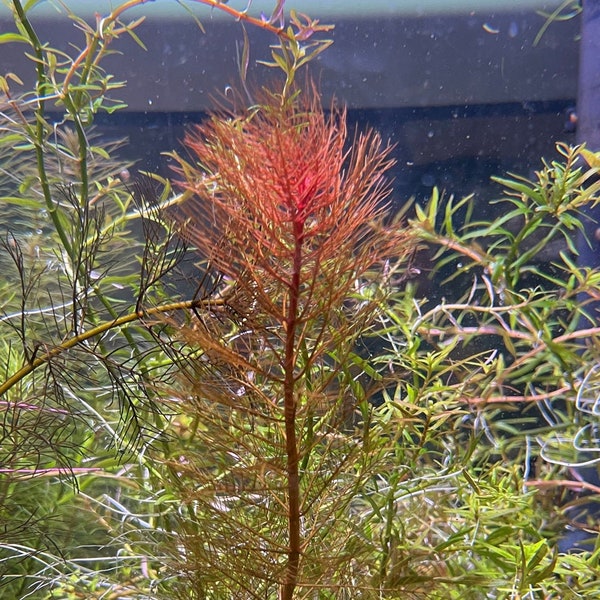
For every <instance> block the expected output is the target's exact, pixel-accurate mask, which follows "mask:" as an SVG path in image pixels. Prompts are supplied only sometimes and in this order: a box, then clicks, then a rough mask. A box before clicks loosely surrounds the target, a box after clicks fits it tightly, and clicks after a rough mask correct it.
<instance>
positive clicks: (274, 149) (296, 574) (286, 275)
mask: <svg viewBox="0 0 600 600" xmlns="http://www.w3.org/2000/svg"><path fill="white" fill-rule="evenodd" d="M184 145H185V147H186V148H187V150H188V151H189V154H190V156H191V157H193V161H184V160H183V159H181V158H178V161H179V167H178V171H179V173H180V174H181V175H182V176H183V184H182V185H183V187H184V188H185V193H184V201H183V202H182V203H181V205H180V206H179V207H178V212H177V219H178V220H179V222H180V223H181V224H182V228H183V231H184V235H185V236H186V237H187V239H188V240H189V241H190V242H191V244H192V245H193V246H195V247H196V248H197V250H198V252H199V253H200V254H201V255H203V256H204V257H205V258H206V259H207V262H208V264H210V266H211V268H212V269H214V270H216V271H217V272H218V273H220V274H222V275H223V276H224V278H225V280H226V281H227V282H228V286H227V289H226V291H225V292H221V299H222V298H223V297H225V299H226V303H228V304H229V307H230V314H233V313H234V314H235V315H236V319H237V321H236V322H237V323H238V325H239V327H240V328H241V329H243V333H244V335H236V336H235V338H236V343H237V346H236V348H235V350H232V348H231V344H229V343H224V342H223V340H215V328H214V326H212V325H211V326H206V327H204V330H205V333H204V334H202V333H198V331H197V330H196V333H194V334H193V336H192V338H193V341H195V342H196V343H197V344H198V345H200V346H203V349H204V350H205V352H206V354H205V356H206V357H208V358H209V360H214V362H215V363H218V364H219V369H220V373H221V376H220V377H222V373H223V372H224V371H223V364H224V363H229V364H230V367H231V369H229V370H228V371H227V372H228V376H230V373H231V372H232V369H233V370H235V369H237V371H238V375H236V378H235V385H236V386H238V387H239V389H243V390H246V391H247V390H249V389H251V390H252V391H253V392H254V393H255V396H258V397H259V400H258V404H260V402H262V403H263V404H264V405H265V406H266V407H267V408H264V409H261V410H263V414H264V411H268V422H269V423H270V424H271V423H273V422H281V423H282V428H281V433H280V438H281V448H282V453H281V454H282V460H281V464H280V465H277V468H275V467H273V464H271V465H270V467H269V468H270V469H271V471H276V470H277V471H278V472H283V473H284V475H285V477H284V481H285V485H284V487H285V490H284V495H283V496H282V499H281V500H278V503H279V505H281V504H284V505H285V507H286V515H285V520H286V522H287V538H286V539H287V541H286V543H285V544H284V545H280V546H279V547H278V548H277V552H278V553H279V555H284V556H285V557H286V562H285V565H283V569H282V571H281V574H280V575H279V576H277V578H278V581H279V582H280V597H281V598H284V599H288V598H292V595H293V593H294V589H295V588H296V586H297V585H298V582H299V580H300V579H301V570H302V560H303V556H304V555H305V553H306V549H307V544H308V543H309V539H311V536H310V535H309V534H306V533H304V534H303V526H302V521H303V519H304V518H305V517H306V514H307V511H308V510H309V507H310V506H312V505H313V504H314V502H313V501H310V502H308V501H304V499H303V493H305V494H306V493H307V492H306V485H305V486H304V487H303V484H302V481H301V479H302V477H303V476H304V477H306V475H303V470H302V469H303V468H306V465H307V464H308V456H309V453H310V452H311V448H313V447H314V442H313V441H307V440H308V438H309V437H310V436H307V435H306V427H307V425H306V423H307V420H306V419H307V417H306V415H307V414H313V413H312V412H311V411H312V410H313V409H314V406H313V407H312V408H311V407H310V406H309V405H310V404H311V402H313V401H314V399H315V398H316V397H317V394H316V392H315V390H316V388H317V387H319V386H318V385H317V383H315V381H314V380H315V379H316V376H315V375H314V374H313V375H311V374H310V373H311V372H312V371H311V370H313V369H315V368H316V366H317V364H318V363H319V361H321V362H322V361H323V356H324V355H325V354H327V353H328V356H332V355H334V349H336V348H337V350H336V352H337V354H335V355H336V356H338V360H340V361H342V362H343V352H341V353H340V352H339V348H344V347H346V350H345V351H348V350H347V347H348V345H346V346H344V340H345V338H346V339H348V340H352V339H356V336H357V330H358V328H360V326H361V325H360V324H364V323H365V322H366V319H365V317H364V314H365V310H364V303H363V304H362V305H360V306H359V303H356V304H353V305H352V307H349V298H350V297H351V296H352V295H353V293H354V292H353V290H355V286H356V284H357V282H360V281H361V279H362V278H363V277H365V275H366V273H367V272H368V271H369V272H370V271H373V270H374V269H375V270H376V267H377V266H381V265H383V263H384V262H385V261H389V260H390V259H392V260H395V259H396V258H399V257H403V256H406V255H407V253H408V252H409V251H410V247H411V244H410V243H408V239H407V234H406V232H405V231H404V230H403V229H402V228H401V227H400V226H399V225H398V224H392V225H391V226H389V227H388V226H385V225H384V218H385V213H386V210H387V209H388V205H387V203H386V200H387V198H388V195H389V192H390V188H389V185H388V184H387V183H386V180H385V177H384V175H385V172H386V170H387V169H388V168H389V167H390V166H391V164H392V162H393V161H392V160H391V158H390V154H389V147H386V146H385V145H384V144H383V143H382V140H381V138H380V136H379V135H378V134H376V133H374V132H372V131H368V132H366V133H364V134H360V135H356V136H355V137H354V138H349V136H348V131H347V125H346V114H345V111H344V110H336V109H334V110H332V111H331V112H330V113H329V114H326V113H325V112H324V111H323V109H322V107H321V103H320V98H319V95H318V93H317V91H316V89H315V88H314V87H313V86H308V89H307V90H305V91H303V92H302V93H298V94H297V95H296V96H294V97H293V98H292V99H282V98H281V96H279V95H277V94H268V93H265V94H264V95H263V97H262V99H261V101H260V103H259V104H257V105H256V106H254V107H252V108H250V109H247V110H245V111H244V112H243V113H242V114H236V113H234V112H227V111H221V112H218V113H216V114H215V115H213V116H212V117H211V118H210V119H209V120H208V121H207V122H206V123H204V124H202V125H199V126H197V127H195V128H194V129H193V130H192V131H190V132H189V133H188V135H187V136H186V138H185V141H184ZM350 304H352V302H350ZM367 304H368V303H367ZM374 305H375V303H373V305H370V309H372V308H373V306H374ZM361 306H362V308H361ZM344 309H347V310H346V312H348V310H354V311H356V314H355V315H346V316H345V317H344V318H343V319H341V318H340V317H339V314H340V312H341V311H342V312H343V310H344ZM367 312H368V311H367ZM353 317H356V318H355V319H353ZM217 337H218V336H217ZM232 337H233V336H230V337H229V338H228V339H232ZM188 339H189V338H188ZM257 340H260V341H259V342H257ZM241 343H243V344H244V350H243V351H241V350H240V344H241ZM267 354H268V355H269V356H270V357H271V360H270V361H269V364H268V366H265V365H266V359H265V356H266V355H267ZM215 357H217V358H215ZM203 368H204V366H203ZM323 371H324V368H323V367H321V371H319V373H322V372H323ZM249 374H251V375H249ZM321 377H323V382H322V383H321V384H320V386H321V387H320V389H321V390H325V388H327V387H328V386H329V387H331V385H330V384H331V381H332V375H331V373H330V372H328V375H327V377H325V376H323V375H321ZM259 378H262V381H263V384H262V388H261V389H260V391H258V387H259V386H258V384H257V381H258V379H259ZM307 380H310V382H309V383H307ZM213 381H214V379H213ZM209 387H210V388H211V389H213V388H214V386H213V385H212V384H211V385H210V386H209V385H208V384H205V385H204V387H203V389H202V392H201V393H202V394H205V395H206V394H210V395H211V399H212V400H214V399H215V398H216V397H217V395H216V394H215V393H214V392H211V391H208V388H209ZM230 387H231V386H230ZM328 394H329V392H328ZM324 395H325V396H326V397H330V396H328V395H327V394H321V395H320V396H319V400H318V402H320V403H322V402H323V396H324ZM238 396H239V394H238ZM220 401H221V402H223V400H222V398H221V400H220ZM239 401H240V402H241V400H239ZM228 402H229V401H228ZM237 409H238V408H237V407H236V410H237ZM249 411H250V412H251V413H252V415H253V418H254V417H256V414H257V413H258V412H260V411H259V409H257V402H254V403H253V404H252V405H251V407H250V408H249ZM269 427H272V425H269ZM311 439H312V438H311ZM311 444H312V445H311ZM244 446H245V447H246V448H248V447H249V443H248V442H244ZM301 465H303V467H301Z"/></svg>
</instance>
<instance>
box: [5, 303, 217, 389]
mask: <svg viewBox="0 0 600 600" xmlns="http://www.w3.org/2000/svg"><path fill="white" fill-rule="evenodd" d="M219 303H220V301H219V300H216V299H213V300H211V301H210V305H211V306H212V307H214V306H215V305H217V304H219ZM203 304H204V301H203V300H186V301H183V302H172V303H171V304H163V305H161V306H155V307H153V308H149V309H147V310H138V311H135V312H132V313H128V314H126V315H122V316H120V317H117V318H115V319H114V320H112V321H107V322H105V323H101V324H100V325H97V326H96V327H93V328H91V329H88V330H87V331H84V332H82V333H80V334H79V335H76V336H73V337H72V338H69V339H68V340H67V341H66V342H63V343H62V344H59V345H58V346H54V347H53V348H50V350H47V351H46V352H44V353H43V354H42V355H41V356H38V357H37V358H35V359H34V360H31V361H29V362H28V363H27V364H26V365H24V366H23V367H21V368H20V369H19V370H18V371H17V372H16V373H13V375H11V376H10V377H9V378H8V379H6V381H4V383H2V384H1V385H0V397H1V396H2V395H3V394H5V393H6V392H8V391H9V390H10V389H11V388H12V387H14V386H15V385H16V384H17V383H18V382H19V381H21V380H22V379H23V378H24V377H26V376H27V375H29V374H30V373H32V372H33V371H34V370H35V369H37V368H38V367H40V366H41V365H43V364H45V363H47V362H49V361H50V360H51V359H52V358H54V357H55V356H59V355H60V354H62V353H63V352H66V351H67V350H70V349H71V348H74V347H75V346H77V345H78V344H81V343H83V342H85V341H86V340H89V339H92V338H94V337H96V336H98V335H101V334H103V333H106V332H107V331H110V330H111V329H114V328H116V327H123V326H124V325H128V324H129V323H134V322H136V321H141V320H142V319H144V318H147V317H150V316H153V315H159V314H164V313H168V312H172V311H177V310H190V309H194V308H199V307H201V306H202V305H203Z"/></svg>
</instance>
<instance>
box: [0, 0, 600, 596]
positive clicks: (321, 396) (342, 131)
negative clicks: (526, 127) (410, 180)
mask: <svg viewBox="0 0 600 600" xmlns="http://www.w3.org/2000/svg"><path fill="white" fill-rule="evenodd" d="M142 3H143V2H142V1H141V0H139V1H132V2H126V3H124V4H122V5H120V6H119V7H117V8H115V9H114V11H113V12H112V13H111V15H110V16H109V17H107V18H106V19H104V20H102V21H101V22H99V23H98V24H97V28H96V29H94V28H93V27H90V26H89V25H87V24H85V23H83V22H81V21H79V20H78V19H77V18H76V17H74V16H73V15H71V18H73V19H74V20H75V21H76V23H77V24H78V25H79V27H80V30H82V31H83V32H84V34H85V38H86V44H85V47H84V48H83V49H82V50H81V51H79V52H78V54H77V56H75V57H72V58H71V57H66V56H64V55H62V54H60V55H59V53H58V51H57V50H53V49H52V48H49V47H47V46H45V45H44V44H43V43H42V42H40V41H39V40H38V39H37V36H36V35H35V30H34V29H33V27H32V25H31V23H30V22H29V20H28V14H29V12H28V11H29V10H30V9H31V7H32V5H34V4H35V3H28V4H27V5H25V6H22V5H21V3H20V2H18V1H14V2H11V3H10V5H11V7H12V8H13V11H14V15H15V26H16V32H15V33H11V34H8V35H4V37H2V36H0V42H12V41H20V42H23V43H27V44H28V45H29V47H30V51H31V52H33V55H32V56H35V57H36V58H35V60H33V61H32V62H33V64H32V68H33V69H35V70H36V72H37V88H36V90H32V91H31V92H29V93H25V94H24V95H23V96H22V97H21V96H19V95H18V94H15V93H14V92H13V89H14V87H15V85H17V83H18V78H15V76H12V75H7V76H5V77H4V78H2V79H1V80H0V84H1V86H2V91H3V93H4V98H3V100H2V109H1V114H0V118H1V119H2V121H1V123H0V194H1V195H0V204H1V206H2V209H3V211H4V214H8V213H10V216H11V224H12V226H11V228H10V229H8V228H6V230H5V231H4V232H3V234H2V242H1V244H0V265H1V266H2V273H3V279H2V281H0V339H2V345H1V347H0V366H1V373H2V376H1V377H0V408H1V411H2V427H1V430H0V431H1V436H2V437H1V440H2V442H1V444H0V575H1V578H0V596H2V597H7V598H8V597H11V598H12V597H14V598H40V599H41V598H44V599H49V598H56V599H62V600H66V599H69V600H71V599H75V598H98V599H99V598H125V597H126V598H138V599H140V600H141V599H147V598H153V599H154V598H157V599H158V598H165V599H167V598H168V599H172V598H187V599H191V598H203V599H204V598H210V599H215V600H216V599H220V598H223V599H230V598H243V599H246V598H268V599H271V598H273V599H274V598H310V599H314V598H323V599H328V598H352V599H355V598H365V599H367V598H377V599H381V598H398V597H403V598H440V599H442V598H443V599H446V598H456V599H459V598H460V599H464V598H473V599H479V598H482V599H483V598H514V599H517V598H570V597H586V598H587V597H589V598H594V597H598V596H600V586H599V585H598V580H599V576H600V573H599V568H598V544H597V539H598V536H597V533H598V532H597V525H596V524H595V520H594V519H593V514H594V504H593V501H594V500H595V499H596V496H597V494H598V491H599V489H598V487H597V486H596V485H595V483H594V481H593V480H592V475H594V474H595V467H594V465H595V464H596V460H597V456H598V447H599V436H598V432H597V422H596V421H597V415H598V409H597V404H598V398H597V392H598V389H599V387H600V384H599V378H600V369H598V367H597V364H598V359H599V358H600V357H599V356H598V353H599V350H598V348H599V344H598V339H599V334H600V330H599V329H598V327H597V326H596V321H597V314H596V310H597V300H598V298H599V297H600V275H599V274H598V273H597V272H596V271H595V270H593V269H588V268H583V267H580V266H578V264H577V257H576V251H577V248H576V247H575V244H574V243H573V240H574V236H575V235H576V234H578V233H580V232H581V231H582V219H583V218H585V217H584V216H583V214H584V212H583V211H584V209H585V208H586V207H587V206H590V205H594V204H595V203H596V202H597V196H598V190H599V189H600V183H598V180H597V171H598V167H597V165H598V164H599V163H600V159H598V158H597V157H596V156H595V155H593V154H592V153H590V152H588V151H587V150H585V149H584V148H570V147H567V146H563V145H561V146H559V147H558V156H557V157H556V159H555V160H552V161H549V160H548V161H544V162H543V163H542V166H541V168H540V170H539V171H538V172H537V173H536V175H535V177H534V178H533V179H528V178H522V177H520V176H515V175H509V176H505V177H502V178H497V179H496V182H497V183H498V184H500V185H501V186H502V188H503V190H504V192H503V195H502V196H501V197H500V198H499V199H498V200H496V202H497V203H499V204H500V207H501V211H500V214H501V216H500V217H499V218H498V219H495V220H494V221H492V222H489V221H482V220H478V217H476V215H477V210H476V206H475V199H473V198H471V197H469V198H462V199H455V198H452V197H448V198H442V197H440V196H439V195H438V194H437V192H435V193H434V194H433V195H432V198H431V200H430V201H429V203H428V204H427V206H423V207H421V206H417V207H415V210H414V215H413V217H412V219H410V220H409V221H408V222H406V223H405V222H402V221H401V220H400V219H398V218H395V217H394V216H393V215H389V214H388V212H389V206H388V205H387V201H388V198H389V194H390V192H391V187H390V183H389V182H388V181H387V180H386V179H385V177H386V171H387V169H388V167H389V166H390V164H391V160H390V154H389V149H388V148H387V147H386V145H385V144H384V143H383V142H382V140H381V139H380V137H379V136H378V135H377V134H376V133H374V132H371V131H367V132H364V133H359V134H356V135H349V134H348V131H347V126H346V115H345V112H344V111H343V110H332V111H331V112H330V113H325V112H324V111H323V109H322V107H321V105H320V102H319V97H318V93H317V91H316V90H315V88H314V87H312V86H311V85H305V86H299V85H298V78H297V76H296V75H297V70H298V68H299V67H300V66H302V65H303V64H304V63H306V62H307V61H308V60H309V59H310V58H312V57H314V55H316V54H317V53H319V52H320V51H322V50H323V49H324V48H325V47H326V46H327V44H328V42H327V41H319V40H312V39H311V41H310V42H308V44H307V39H308V38H310V37H311V36H312V34H313V33H318V32H320V31H324V30H326V29H327V28H326V27H324V26H322V25H319V24H318V23H317V22H316V21H313V20H311V19H309V18H308V17H304V16H300V15H295V14H292V15H291V18H290V24H289V27H284V24H283V21H282V19H283V2H274V8H273V12H272V14H271V16H270V17H268V18H267V17H265V18H263V19H254V20H253V17H252V16H251V15H249V14H247V13H246V12H245V11H243V12H240V11H237V12H236V9H234V8H231V7H230V6H229V5H228V4H227V3H222V2H218V1H217V2H212V0H207V1H206V2H204V3H205V4H210V5H213V6H214V8H215V9H217V10H224V11H226V12H228V13H230V14H232V15H235V16H237V17H239V18H240V19H241V20H243V21H244V22H246V23H247V24H252V25H257V26H261V27H263V28H265V29H267V30H269V31H271V32H272V33H273V34H274V35H277V36H278V40H279V45H278V46H276V47H275V48H274V49H273V63H272V66H273V65H275V66H277V67H278V68H279V69H281V70H282V72H283V78H282V82H281V83H280V87H273V88H271V89H270V90H265V91H264V92H263V93H262V95H260V96H259V97H258V100H257V102H256V103H255V105H254V106H252V107H250V108H243V109H240V110H237V109H236V110H231V111H226V110H223V109H222V110H220V111H217V112H215V114H213V115H212V116H211V117H210V118H209V119H208V120H207V121H206V122H205V123H204V124H202V125H200V126H198V127H197V128H195V129H192V130H190V132H189V133H188V135H187V136H186V139H185V140H184V143H183V145H184V149H183V150H185V151H186V152H187V154H184V152H183V150H181V151H180V152H179V154H174V155H173V156H175V157H176V158H177V161H178V165H179V167H178V172H177V175H176V179H177V182H178V183H177V187H178V191H179V192H180V193H178V194H177V195H173V194H172V193H171V189H170V186H169V184H168V182H164V183H165V187H164V189H162V188H160V187H154V183H156V184H158V183H159V181H160V180H159V179H158V178H154V179H153V180H152V181H153V184H152V185H151V184H142V183H138V184H132V183H131V182H126V181H125V179H126V175H127V174H126V171H124V169H125V168H126V167H127V165H125V164H122V162H120V161H119V160H116V159H115V158H111V157H112V156H114V155H115V153H117V150H118V149H117V148H116V147H111V146H106V145H104V144H103V143H102V142H101V141H100V140H99V139H98V141H96V140H95V138H94V134H93V132H92V131H91V130H90V125H91V122H92V121H93V116H94V113H95V111H97V110H101V109H102V108H111V107H112V105H111V104H110V103H108V104H107V99H106V96H105V94H106V93H107V92H110V89H111V86H112V85H114V84H113V82H112V80H111V79H110V77H109V76H108V75H106V74H104V73H103V72H102V71H101V69H100V67H99V65H100V61H101V58H102V56H103V54H104V52H105V51H106V46H107V44H108V42H111V43H113V42H116V41H117V39H118V37H119V36H120V35H122V34H125V33H126V34H130V35H134V36H137V34H134V27H136V26H137V25H139V22H134V23H129V24H128V23H125V22H124V21H123V15H124V14H126V11H127V9H128V8H130V7H131V6H134V5H137V4H142ZM15 36H16V37H15ZM17 38H18V39H17ZM136 39H138V38H136ZM246 56H247V55H246ZM59 57H60V60H59ZM244 68H247V65H245V67H244ZM51 104H52V105H53V106H54V107H55V108H56V107H58V108H59V109H60V110H63V111H64V120H63V121H61V122H60V123H51V122H50V121H49V120H48V119H47V114H46V113H47V110H48V106H49V105H51ZM581 155H584V156H585V158H586V160H587V164H590V165H592V167H591V168H583V167H582V166H581V163H580V161H579V160H578V158H579V157H580V156H581ZM485 200H486V199H482V198H479V199H476V201H477V202H481V201H485ZM134 228H136V229H137V232H136V233H135V234H134V233H133V230H134ZM181 240H184V242H185V243H184V242H183V241H181ZM549 247H552V249H553V252H552V253H551V255H549V256H551V258H548V259H544V252H547V250H548V248H549ZM419 252H422V253H423V254H425V253H428V256H429V262H430V263H431V266H432V269H431V276H432V277H433V278H434V281H435V285H438V286H440V287H441V288H442V293H443V294H444V300H442V301H441V302H439V303H436V302H432V301H430V300H428V299H427V298H425V297H422V293H421V291H420V283H421V281H422V276H421V277H419V276H418V275H419V273H418V264H420V263H419V261H420V260H421V258H420V256H421V255H420V254H419ZM132 257H135V260H133V258H132ZM415 257H416V258H415ZM415 261H416V262H415ZM544 261H545V262H544ZM584 467H585V468H587V470H586V471H585V472H584V471H583V470H582V469H583V468H584ZM590 469H591V470H590ZM592 471H594V472H593V473H592ZM586 493H587V494H588V495H587V496H585V495H583V496H582V494H586ZM585 503H587V506H585ZM582 508H585V509H586V510H587V511H588V513H589V519H588V518H587V517H586V515H585V514H583V515H582V514H576V512H575V511H579V512H581V511H582ZM575 536H578V540H579V537H581V538H583V537H586V538H587V545H584V546H583V548H582V549H581V550H580V551H579V552H578V553H571V552H568V550H570V549H572V548H573V547H574V546H575V541H578V540H575V541H574V538H575Z"/></svg>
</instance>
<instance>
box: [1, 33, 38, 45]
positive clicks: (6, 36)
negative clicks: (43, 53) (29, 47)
mask: <svg viewBox="0 0 600 600" xmlns="http://www.w3.org/2000/svg"><path fill="white" fill-rule="evenodd" d="M11 42H24V43H26V44H30V43H31V42H30V41H29V38H27V37H25V36H24V35H21V34H19V33H2V34H0V44H9V43H11Z"/></svg>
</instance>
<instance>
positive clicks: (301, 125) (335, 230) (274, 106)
mask: <svg viewBox="0 0 600 600" xmlns="http://www.w3.org/2000/svg"><path fill="white" fill-rule="evenodd" d="M345 116H346V115H345V112H344V111H335V110H334V111H332V112H331V113H330V114H329V115H326V114H325V113H324V111H323V110H322V108H321V106H320V103H319V98H318V95H317V94H316V93H315V91H314V90H311V91H310V92H305V93H304V95H302V96H301V100H299V101H296V102H287V103H283V105H282V103H280V102H277V98H276V97H273V98H269V97H267V99H266V102H264V103H263V104H261V105H260V106H259V108H254V109H249V110H248V111H247V113H246V114H244V115H242V116H238V115H232V114H223V113H220V114H216V115H214V116H213V117H212V118H211V119H210V120H209V121H208V122H207V123H205V124H203V125H200V126H198V127H196V128H195V129H194V130H192V131H191V132H190V133H188V135H187V136H186V138H185V142H184V143H185V146H186V147H187V148H188V150H189V152H190V154H191V155H192V156H193V157H194V162H195V163H196V164H195V165H192V164H190V163H185V162H183V161H181V163H180V164H181V172H182V173H183V175H184V176H185V179H186V181H185V183H184V185H185V187H186V188H187V189H188V190H191V191H193V192H194V196H193V197H192V198H190V199H189V200H188V201H187V202H186V203H184V204H183V206H182V207H181V209H180V215H179V218H180V220H181V221H186V235H187V236H188V238H189V239H190V241H191V242H192V243H193V244H194V245H195V246H196V247H197V248H198V250H199V252H200V253H201V254H203V255H204V256H206V257H207V258H209V259H210V261H211V263H212V265H213V266H214V267H215V268H216V269H218V270H219V271H220V272H222V273H224V274H226V275H227V276H229V277H231V278H232V279H234V280H238V278H239V277H240V275H241V274H242V273H244V278H245V279H247V278H248V277H250V278H251V279H253V280H254V281H258V282H260V283H261V284H264V285H267V284H277V286H278V287H279V285H282V286H283V287H284V288H288V289H289V286H290V285H292V279H293V277H294V274H295V275H297V276H299V278H300V282H301V285H303V284H307V285H309V287H311V288H312V286H313V284H316V283H317V282H318V281H319V280H322V279H323V278H325V279H328V278H329V277H332V276H335V278H336V280H337V284H338V285H336V286H335V287H336V291H337V293H341V294H343V293H344V291H345V290H346V289H347V286H348V285H350V281H349V278H350V279H353V278H355V277H356V276H360V274H361V272H362V271H364V270H365V269H366V268H368V267H369V266H371V265H372V264H373V263H374V262H377V261H379V260H380V259H381V258H382V254H383V255H386V254H387V255H389V253H390V249H391V247H393V246H394V242H393V240H391V239H390V237H389V236H382V235H381V232H380V231H379V230H378V229H379V225H378V224H377V221H378V219H379V217H380V216H381V214H382V211H383V210H384V208H385V204H384V200H385V198H386V197H387V195H388V191H389V189H388V187H387V186H386V185H385V182H384V178H383V174H384V172H385V171H386V170H387V169H388V167H389V166H390V164H391V162H392V161H391V160H390V159H389V150H388V148H384V147H383V145H382V142H381V139H380V137H379V135H377V134H375V133H373V132H367V133H366V134H363V135H359V136H357V137H356V138H355V139H354V140H352V144H349V140H348V132H347V127H346V119H345ZM392 237H393V236H392ZM396 241H397V240H396ZM396 250H397V247H396V248H395V249H394V251H396ZM298 252H300V253H301V262H300V263H298ZM332 261H333V262H332ZM298 268H299V271H298V272H297V269H298ZM342 282H344V283H345V285H343V286H342V288H344V289H340V288H339V284H340V283H342ZM322 283H325V284H327V285H328V286H330V285H331V283H332V282H331V281H322ZM270 289H271V291H273V290H272V288H270ZM337 293H336V295H338V294H337ZM267 304H268V303H267ZM305 308H307V307H305Z"/></svg>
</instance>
